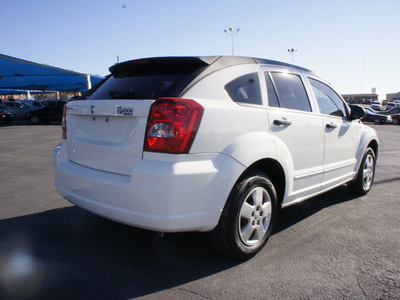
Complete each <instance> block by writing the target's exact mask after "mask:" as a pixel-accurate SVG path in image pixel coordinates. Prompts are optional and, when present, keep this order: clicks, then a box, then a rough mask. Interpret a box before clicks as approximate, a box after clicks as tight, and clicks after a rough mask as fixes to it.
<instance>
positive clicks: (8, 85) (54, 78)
mask: <svg viewBox="0 0 400 300" xmlns="http://www.w3.org/2000/svg"><path fill="white" fill-rule="evenodd" d="M102 79H103V77H101V76H93V75H88V74H84V73H79V72H74V71H70V70H65V69H61V68H57V67H53V66H48V65H44V64H39V63H35V62H31V61H27V60H23V59H19V58H15V57H11V56H7V55H3V54H0V89H7V90H36V91H38V90H40V91H49V92H50V91H59V92H85V91H87V90H88V88H90V87H91V86H93V85H95V84H96V83H98V82H99V81H101V80H102Z"/></svg>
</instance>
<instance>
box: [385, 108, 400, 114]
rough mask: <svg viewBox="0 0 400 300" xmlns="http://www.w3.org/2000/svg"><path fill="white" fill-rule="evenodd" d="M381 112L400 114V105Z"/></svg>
mask: <svg viewBox="0 0 400 300" xmlns="http://www.w3.org/2000/svg"><path fill="white" fill-rule="evenodd" d="M380 114H382V115H394V114H400V107H393V108H390V109H388V110H385V111H381V112H380Z"/></svg>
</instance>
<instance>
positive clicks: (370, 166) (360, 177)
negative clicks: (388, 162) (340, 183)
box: [348, 148, 376, 196]
mask: <svg viewBox="0 0 400 300" xmlns="http://www.w3.org/2000/svg"><path fill="white" fill-rule="evenodd" d="M375 157H376V156H375V152H374V150H373V149H372V148H367V151H365V154H364V157H363V159H362V161H361V164H360V168H359V169H358V172H357V177H356V179H355V180H354V181H352V182H350V183H349V184H348V187H349V190H350V192H351V193H352V194H354V195H356V196H363V195H365V194H367V193H368V192H369V191H370V190H371V188H372V184H373V182H374V177H375V165H376V158H375Z"/></svg>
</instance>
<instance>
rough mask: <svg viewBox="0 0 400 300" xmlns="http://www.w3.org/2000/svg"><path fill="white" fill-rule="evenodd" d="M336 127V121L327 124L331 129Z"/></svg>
mask: <svg viewBox="0 0 400 300" xmlns="http://www.w3.org/2000/svg"><path fill="white" fill-rule="evenodd" d="M336 127H337V125H336V124H334V123H329V124H326V128H329V129H332V128H336Z"/></svg>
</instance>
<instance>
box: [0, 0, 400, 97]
mask: <svg viewBox="0 0 400 300" xmlns="http://www.w3.org/2000/svg"><path fill="white" fill-rule="evenodd" d="M0 12H2V13H1V16H2V17H1V21H0V53H2V54H5V55H10V56H14V57H18V58H22V59H26V60H30V61H35V62H39V63H45V64H49V65H54V66H58V67H61V68H66V69H70V70H74V71H79V72H85V73H91V74H98V75H106V74H107V73H108V67H109V66H110V65H113V64H114V63H115V62H116V60H117V56H119V57H120V61H125V60H130V59H135V58H142V57H152V56H181V55H182V56H183V55H188V56H195V55H221V54H222V55H230V54H231V40H230V37H229V36H227V35H226V34H225V33H224V29H228V28H229V27H232V28H234V29H236V28H240V32H239V34H238V35H237V36H235V37H234V48H235V55H242V56H255V57H262V58H269V59H275V60H279V61H284V62H289V63H290V62H291V56H290V54H289V53H288V52H287V49H288V48H295V49H297V52H296V53H295V55H294V63H295V64H297V65H300V66H303V67H306V68H309V69H311V70H314V71H315V72H317V73H318V74H320V75H321V76H323V77H325V78H326V79H327V80H328V81H330V82H331V83H332V84H333V86H335V87H336V89H337V90H338V91H339V92H340V93H360V92H366V93H368V92H370V91H371V88H373V87H375V88H376V89H377V93H378V94H379V95H380V99H385V97H386V93H394V92H399V91H400V36H399V35H400V34H399V32H400V17H399V13H400V0H376V1H375V0H363V1H361V0H347V1H342V0H329V1H328V0H274V1H272V0H247V1H244V0H242V1H238V0H230V1H225V0H221V1H219V0H168V1H167V0H140V1H139V0H68V1H65V0H35V1H32V0H1V1H0Z"/></svg>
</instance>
